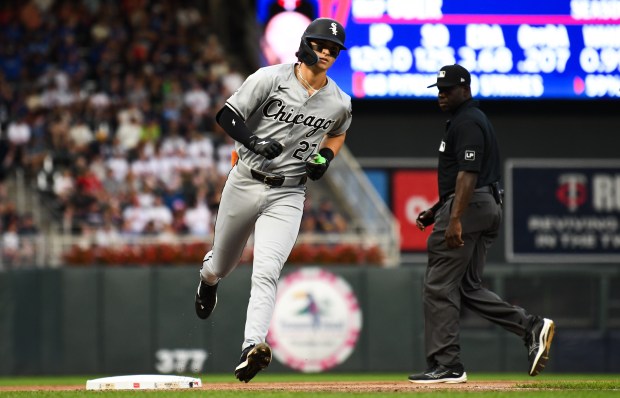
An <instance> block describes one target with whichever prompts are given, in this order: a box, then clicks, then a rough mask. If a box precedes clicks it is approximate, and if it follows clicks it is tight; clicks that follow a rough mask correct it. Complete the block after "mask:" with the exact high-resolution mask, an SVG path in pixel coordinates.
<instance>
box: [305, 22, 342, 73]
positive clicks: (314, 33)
mask: <svg viewBox="0 0 620 398" xmlns="http://www.w3.org/2000/svg"><path fill="white" fill-rule="evenodd" d="M344 38H345V34H344V27H343V26H342V25H341V24H340V23H339V22H338V21H336V20H334V19H331V18H317V19H315V20H314V21H312V22H311V23H310V25H308V27H307V28H306V31H305V32H304V34H303V35H302V36H301V43H300V44H299V50H298V51H297V52H296V53H295V55H296V56H297V59H299V60H300V61H302V62H303V63H305V64H306V65H314V64H316V63H317V62H319V57H317V55H316V54H315V53H314V51H312V48H311V47H310V39H318V40H327V41H331V42H333V43H336V44H337V45H338V47H340V49H341V50H346V49H347V48H346V47H345V46H344Z"/></svg>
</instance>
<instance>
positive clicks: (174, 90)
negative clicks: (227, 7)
mask: <svg viewBox="0 0 620 398" xmlns="http://www.w3.org/2000/svg"><path fill="white" fill-rule="evenodd" d="M209 18H210V15H209V13H208V12H207V11H206V6H204V3H203V2H195V1H179V0H123V1H118V2H108V1H102V0H73V1H68V0H67V1H61V0H30V1H26V2H24V1H20V0H8V1H3V2H2V4H1V5H0V37H1V41H2V43H3V45H2V46H0V129H1V130H0V203H2V206H1V207H0V210H1V213H2V219H1V224H0V231H1V232H2V235H3V238H2V240H3V242H2V247H3V248H5V249H6V248H7V247H13V248H15V247H17V246H19V245H18V244H16V243H15V242H16V241H17V238H18V237H19V236H20V234H22V232H20V226H22V225H23V224H28V223H30V224H32V215H31V214H24V215H20V214H16V213H15V210H14V205H12V204H11V203H10V201H9V199H8V198H9V196H8V192H7V188H6V179H7V176H9V175H10V174H11V172H12V171H14V170H16V169H20V170H23V171H24V173H25V175H26V177H27V179H28V180H29V181H32V182H36V185H37V187H38V189H40V191H41V192H43V193H45V194H46V197H47V198H48V200H46V203H47V207H48V209H49V210H50V211H51V212H52V213H53V214H55V217H56V219H57V221H58V224H59V225H60V226H61V232H62V233H66V234H73V235H76V236H80V238H81V239H82V240H83V241H84V242H85V244H96V245H99V246H106V245H111V244H115V243H118V242H121V241H127V239H128V238H130V237H132V236H152V237H160V238H161V239H163V240H165V239H166V238H167V237H171V236H178V235H187V234H190V235H193V236H200V237H208V236H209V235H210V234H211V233H212V228H213V220H214V216H215V214H216V212H217V207H218V203H219V193H220V192H221V188H222V186H223V182H224V181H225V179H226V175H227V173H228V171H229V170H230V162H231V160H230V159H231V152H232V149H233V142H232V140H231V139H230V138H229V137H228V136H227V135H226V134H225V133H224V132H223V131H222V130H221V129H220V128H219V126H218V125H217V123H215V120H214V116H215V113H216V112H217V110H218V109H219V108H220V107H221V106H222V105H223V103H224V101H225V100H226V99H227V98H228V97H229V96H230V95H231V94H232V93H233V92H234V91H235V90H236V89H237V87H239V85H240V84H241V83H242V82H243V80H244V78H245V76H243V75H242V74H241V73H240V72H239V71H238V68H236V67H235V66H234V65H233V62H231V60H229V59H227V58H226V57H225V55H224V50H223V48H222V45H221V44H220V40H219V39H218V36H217V34H216V33H215V32H213V31H211V30H210V29H209V26H210V23H209ZM309 202H310V201H309ZM328 202H329V201H327V203H323V202H321V204H320V206H318V205H317V206H316V207H312V206H313V205H312V206H309V208H308V212H307V213H306V215H305V216H304V217H305V221H304V225H303V227H302V228H303V230H304V232H310V231H314V232H321V231H325V232H336V231H342V230H344V229H346V221H344V218H343V217H341V216H339V215H338V214H336V215H334V210H333V206H332V205H331V204H330V203H328ZM319 214H328V217H325V216H323V217H322V218H321V216H320V215H319ZM31 226H32V227H33V228H34V231H33V230H32V229H30V230H29V231H28V232H27V233H28V234H33V233H38V230H37V227H36V226H34V225H31ZM25 233H26V232H23V234H25ZM16 237H17V238H16ZM7 242H8V244H7ZM16 245H17V246H16ZM4 252H6V250H4ZM5 254H6V253H5ZM13 257H15V256H13ZM4 260H5V261H10V260H11V258H9V257H8V256H5V258H4Z"/></svg>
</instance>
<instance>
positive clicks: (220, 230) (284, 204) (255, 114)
mask: <svg viewBox="0 0 620 398" xmlns="http://www.w3.org/2000/svg"><path fill="white" fill-rule="evenodd" d="M226 106H228V107H230V109H232V110H233V111H234V112H236V113H237V115H239V116H240V117H241V118H242V119H244V120H245V122H246V125H247V126H248V128H249V129H250V131H252V132H253V133H254V134H255V135H256V136H258V137H259V138H271V139H274V140H276V141H278V142H280V143H281V144H283V145H284V150H283V152H282V153H281V154H280V155H279V156H278V157H276V158H275V159H273V160H268V159H266V158H265V157H263V156H261V155H257V154H254V153H253V152H251V151H249V150H248V149H246V148H245V147H244V146H243V145H241V144H239V143H236V146H235V147H236V150H237V152H238V154H239V161H238V162H237V164H236V166H235V167H233V169H232V170H231V172H230V174H229V175H228V179H227V181H226V184H225V186H224V190H223V191H222V197H221V200H220V207H219V209H218V214H217V220H216V223H215V237H214V242H213V248H212V250H211V251H210V252H209V253H207V254H206V255H205V257H204V260H203V266H202V268H201V271H200V274H201V278H202V280H203V281H205V282H206V283H208V284H211V285H213V284H215V283H217V282H218V281H219V280H220V278H224V277H225V276H226V275H228V274H229V273H230V272H231V271H232V270H233V269H234V268H235V267H236V266H237V264H238V262H239V258H240V257H241V254H242V252H243V249H244V247H245V245H246V242H247V240H248V238H249V237H250V235H251V234H252V232H254V258H253V264H252V287H251V292H250V301H249V303H248V309H247V318H246V325H245V334H244V342H243V344H242V348H245V347H247V346H249V345H251V344H258V343H261V342H264V341H265V337H266V336H267V331H268V329H269V324H270V322H271V317H272V315H273V309H274V306H275V297H276V287H277V282H278V279H279V277H280V272H281V271H282V267H283V266H284V263H285V261H286V260H287V258H288V256H289V254H290V252H291V250H292V249H293V246H294V244H295V241H296V240H297V234H298V233H299V225H300V223H301V218H302V214H303V203H304V200H305V192H306V190H305V186H304V185H300V184H299V182H300V181H301V178H300V177H301V176H303V175H304V174H305V161H306V160H307V159H308V158H309V157H310V156H311V155H312V154H313V153H315V152H317V149H318V146H319V144H320V142H321V140H322V139H323V138H324V137H325V135H326V134H328V135H331V136H338V135H341V134H344V133H345V132H346V131H347V129H348V127H349V125H350V124H351V98H350V97H349V96H348V95H346V94H345V93H344V92H342V91H341V90H340V88H339V87H338V86H337V85H336V83H334V82H333V81H332V80H331V79H329V78H328V83H327V85H326V86H324V87H323V88H321V89H320V90H319V91H318V92H316V93H314V94H313V95H312V96H308V92H307V89H306V88H304V87H303V86H302V85H301V83H300V82H299V81H298V80H297V78H296V77H295V64H283V65H276V66H269V67H265V68H261V69H259V70H258V71H257V72H256V73H254V74H252V75H251V76H249V77H248V78H247V80H246V81H245V82H244V83H243V85H242V86H241V87H240V88H239V90H237V91H236V92H235V93H234V94H233V95H232V96H231V97H230V98H229V99H228V101H227V102H226ZM252 169H254V170H259V171H262V172H265V173H273V174H279V175H283V176H285V184H283V185H282V186H279V187H272V186H269V185H267V184H265V183H263V182H261V181H258V180H256V179H254V178H253V176H252V172H251V170H252ZM289 181H291V182H292V183H288V182H289Z"/></svg>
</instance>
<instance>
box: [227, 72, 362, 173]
mask: <svg viewBox="0 0 620 398" xmlns="http://www.w3.org/2000/svg"><path fill="white" fill-rule="evenodd" d="M226 105H227V106H228V107H229V108H231V109H232V110H233V111H234V112H236V113H237V115H239V116H240V117H241V118H242V119H243V120H245V123H246V125H247V126H248V128H249V129H250V131H252V132H253V133H254V134H255V135H256V136H258V137H259V138H271V139H274V140H276V141H278V142H279V143H280V144H282V145H284V150H283V152H282V154H281V155H280V156H278V157H276V158H275V159H273V160H268V159H266V158H265V157H263V156H261V155H257V154H255V153H254V152H252V151H250V150H249V149H247V148H246V147H244V146H243V145H242V144H239V143H237V144H236V146H235V147H236V150H237V153H238V154H239V158H240V159H241V160H242V161H243V162H244V163H245V164H246V165H248V166H249V167H251V168H253V169H257V170H261V171H265V172H270V173H275V174H282V175H285V176H296V175H302V174H304V162H305V161H306V160H307V159H309V158H310V156H311V155H312V154H313V153H315V152H316V150H317V148H318V145H319V143H320V142H321V140H322V139H323V137H324V136H325V134H329V135H331V136H336V135H340V134H343V133H345V132H346V131H347V129H348V128H349V125H350V124H351V97H349V96H348V95H347V94H345V93H344V92H343V91H342V90H341V89H340V88H339V87H338V86H337V85H336V84H335V83H334V81H333V80H331V79H329V78H328V83H327V85H326V86H324V87H323V88H322V89H321V90H320V91H319V92H317V93H315V94H314V95H312V96H311V97H308V93H307V90H306V89H305V88H304V87H303V86H302V85H301V83H299V81H298V80H297V78H296V77H295V64H282V65H274V66H268V67H265V68H261V69H259V70H258V71H256V72H255V73H254V74H252V75H251V76H249V77H248V78H247V80H246V81H245V82H244V83H243V85H241V87H240V88H239V89H238V90H237V91H236V92H235V93H234V94H233V95H232V96H231V97H230V98H229V99H228V101H226Z"/></svg>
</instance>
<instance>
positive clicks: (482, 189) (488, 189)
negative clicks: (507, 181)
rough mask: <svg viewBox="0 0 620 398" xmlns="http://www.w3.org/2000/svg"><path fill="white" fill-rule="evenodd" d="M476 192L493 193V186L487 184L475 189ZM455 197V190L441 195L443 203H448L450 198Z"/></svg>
mask: <svg viewBox="0 0 620 398" xmlns="http://www.w3.org/2000/svg"><path fill="white" fill-rule="evenodd" d="M474 192H478V193H490V194H493V188H491V186H490V185H485V186H483V187H480V188H476V189H474ZM453 197H454V192H452V193H449V194H446V195H444V196H442V197H441V203H446V202H447V201H448V199H452V198H453Z"/></svg>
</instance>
